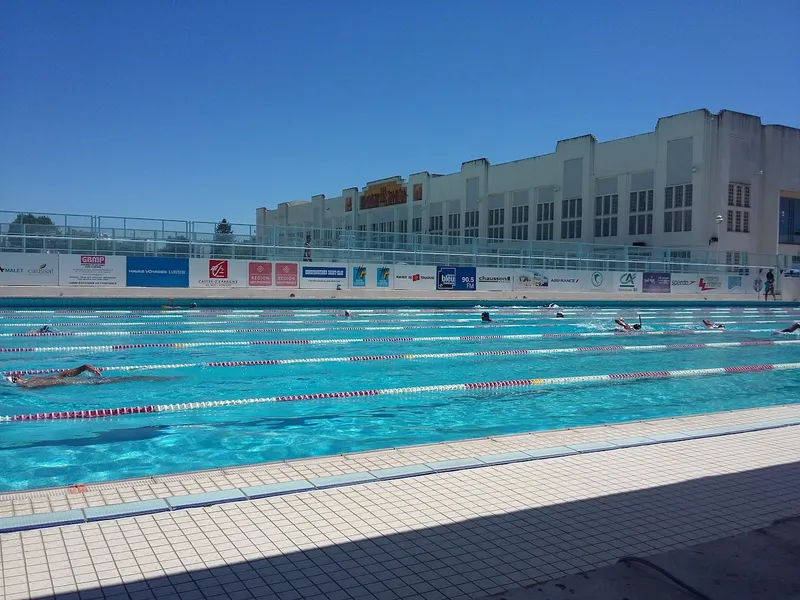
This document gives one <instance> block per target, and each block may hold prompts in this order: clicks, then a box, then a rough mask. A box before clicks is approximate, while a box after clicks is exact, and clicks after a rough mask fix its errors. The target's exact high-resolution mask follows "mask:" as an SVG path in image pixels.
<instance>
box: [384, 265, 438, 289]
mask: <svg viewBox="0 0 800 600" xmlns="http://www.w3.org/2000/svg"><path fill="white" fill-rule="evenodd" d="M394 289H396V290H431V291H433V290H435V289H436V267H430V266H427V265H426V266H421V267H419V266H415V265H395V267H394Z"/></svg>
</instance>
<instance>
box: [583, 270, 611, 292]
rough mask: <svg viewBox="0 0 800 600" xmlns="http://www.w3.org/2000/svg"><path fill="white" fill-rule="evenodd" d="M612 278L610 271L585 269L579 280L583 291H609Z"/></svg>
mask: <svg viewBox="0 0 800 600" xmlns="http://www.w3.org/2000/svg"><path fill="white" fill-rule="evenodd" d="M612 282H613V278H612V277H611V273H608V272H603V271H587V272H586V274H585V275H584V276H583V281H582V282H581V289H582V290H583V291H584V292H610V291H612V290H611V284H612Z"/></svg>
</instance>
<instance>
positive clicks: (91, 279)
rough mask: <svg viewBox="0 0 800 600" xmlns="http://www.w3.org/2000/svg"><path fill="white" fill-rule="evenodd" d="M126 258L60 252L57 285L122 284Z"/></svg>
mask: <svg viewBox="0 0 800 600" xmlns="http://www.w3.org/2000/svg"><path fill="white" fill-rule="evenodd" d="M125 267H126V258H125V257H124V256H103V255H97V254H62V255H60V256H59V257H58V285H64V286H76V285H79V286H89V287H94V286H97V287H105V286H124V285H125Z"/></svg>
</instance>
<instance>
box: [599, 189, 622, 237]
mask: <svg viewBox="0 0 800 600" xmlns="http://www.w3.org/2000/svg"><path fill="white" fill-rule="evenodd" d="M618 211H619V196H618V195H617V194H606V195H605V196H597V197H595V199H594V216H595V219H594V237H614V236H615V235H617V212H618Z"/></svg>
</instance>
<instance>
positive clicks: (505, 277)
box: [477, 267, 514, 292]
mask: <svg viewBox="0 0 800 600" xmlns="http://www.w3.org/2000/svg"><path fill="white" fill-rule="evenodd" d="M477 275H478V291H479V292H485V291H493V292H494V291H507V290H512V289H514V270H513V269H492V268H489V267H478V269H477Z"/></svg>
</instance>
